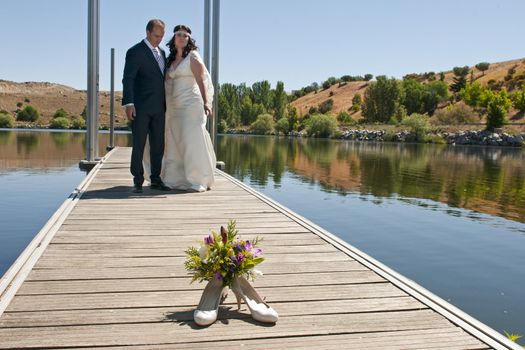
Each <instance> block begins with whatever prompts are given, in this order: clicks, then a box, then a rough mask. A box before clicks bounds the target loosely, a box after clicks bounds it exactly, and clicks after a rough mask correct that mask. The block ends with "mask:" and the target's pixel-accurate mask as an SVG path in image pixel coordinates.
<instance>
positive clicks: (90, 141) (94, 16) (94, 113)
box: [80, 0, 100, 169]
mask: <svg viewBox="0 0 525 350" xmlns="http://www.w3.org/2000/svg"><path fill="white" fill-rule="evenodd" d="M99 19H100V1H99V0H89V2H88V59H87V63H88V67H87V68H88V69H87V106H86V117H87V127H86V129H87V135H86V159H85V161H83V162H81V163H80V166H81V167H84V168H87V169H89V168H90V167H93V166H94V164H95V163H96V161H97V157H98V137H97V131H98V130H97V129H98V125H97V124H98V123H97V119H98V63H99V62H98V50H99Z"/></svg>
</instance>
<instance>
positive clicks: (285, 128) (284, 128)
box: [275, 117, 290, 135]
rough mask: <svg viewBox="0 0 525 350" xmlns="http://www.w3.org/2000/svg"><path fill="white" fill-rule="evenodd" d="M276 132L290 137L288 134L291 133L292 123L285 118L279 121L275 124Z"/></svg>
mask: <svg viewBox="0 0 525 350" xmlns="http://www.w3.org/2000/svg"><path fill="white" fill-rule="evenodd" d="M275 131H276V132H279V133H281V134H284V135H288V132H289V131H290V123H289V122H288V119H287V118H285V117H283V118H281V119H279V120H278V121H277V123H275Z"/></svg>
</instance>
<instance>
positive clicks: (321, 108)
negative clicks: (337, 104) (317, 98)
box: [319, 98, 334, 114]
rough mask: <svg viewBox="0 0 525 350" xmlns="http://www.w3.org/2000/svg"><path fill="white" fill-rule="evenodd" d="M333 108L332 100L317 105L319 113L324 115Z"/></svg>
mask: <svg viewBox="0 0 525 350" xmlns="http://www.w3.org/2000/svg"><path fill="white" fill-rule="evenodd" d="M333 106H334V100H332V99H331V98H329V99H328V100H326V101H324V102H323V103H321V104H320V105H319V113H321V114H325V113H328V112H330V111H331V110H332V107H333Z"/></svg>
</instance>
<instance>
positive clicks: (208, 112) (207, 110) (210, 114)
mask: <svg viewBox="0 0 525 350" xmlns="http://www.w3.org/2000/svg"><path fill="white" fill-rule="evenodd" d="M204 114H206V116H207V117H211V116H212V115H213V113H212V110H211V108H210V107H208V106H207V105H204Z"/></svg>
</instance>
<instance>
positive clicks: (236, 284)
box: [232, 277, 279, 323]
mask: <svg viewBox="0 0 525 350" xmlns="http://www.w3.org/2000/svg"><path fill="white" fill-rule="evenodd" d="M232 290H233V293H235V297H236V298H237V307H238V308H239V309H240V308H241V300H244V302H245V303H246V305H248V309H250V312H251V314H252V317H253V319H254V320H257V321H260V322H266V323H275V322H277V320H278V319H279V315H278V314H277V311H275V310H274V309H272V308H271V307H270V306H269V305H268V304H266V303H265V302H264V300H263V299H262V298H261V297H260V296H259V294H258V293H257V291H256V290H255V289H254V288H253V287H252V285H251V284H250V282H248V281H247V280H246V278H244V277H237V278H235V279H234V280H233V286H232Z"/></svg>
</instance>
